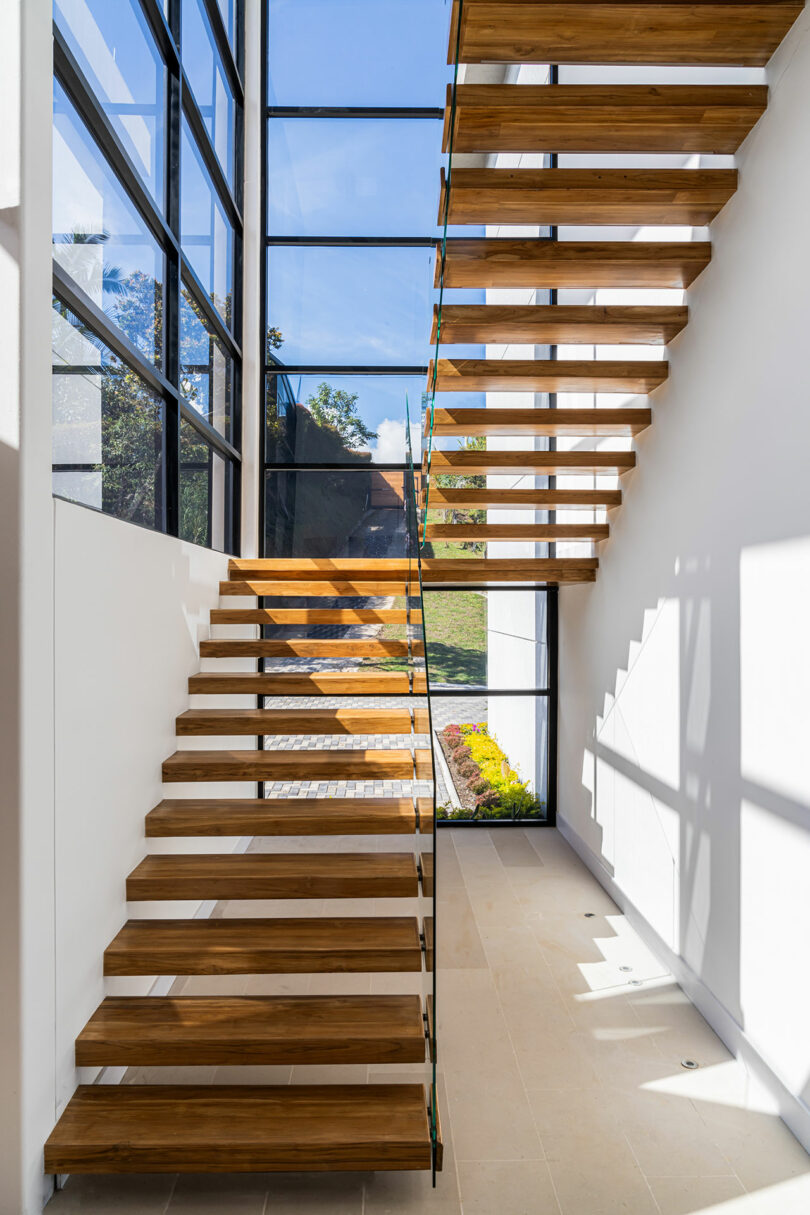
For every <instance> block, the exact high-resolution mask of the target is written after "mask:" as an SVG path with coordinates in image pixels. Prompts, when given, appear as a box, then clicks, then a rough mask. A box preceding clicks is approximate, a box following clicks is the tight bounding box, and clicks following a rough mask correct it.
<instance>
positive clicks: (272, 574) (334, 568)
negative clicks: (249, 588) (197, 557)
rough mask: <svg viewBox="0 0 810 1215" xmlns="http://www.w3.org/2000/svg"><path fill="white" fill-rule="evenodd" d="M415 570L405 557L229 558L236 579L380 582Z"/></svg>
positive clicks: (232, 576)
mask: <svg viewBox="0 0 810 1215" xmlns="http://www.w3.org/2000/svg"><path fill="white" fill-rule="evenodd" d="M412 574H413V562H412V561H408V559H407V558H405V557H376V558H372V557H368V558H360V557H232V558H231V559H230V561H229V562H228V577H229V578H230V579H231V580H233V581H236V582H241V581H243V579H245V578H268V579H269V578H273V579H275V580H277V581H280V580H282V579H284V578H289V579H292V580H293V581H302V580H303V581H309V582H312V581H316V580H317V579H319V578H323V579H324V580H325V581H327V582H334V581H335V580H337V581H341V580H343V581H346V582H362V581H364V580H366V581H369V582H379V581H380V579H383V578H385V579H396V578H402V579H408V578H409V577H411V576H412Z"/></svg>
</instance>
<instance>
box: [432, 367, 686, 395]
mask: <svg viewBox="0 0 810 1215" xmlns="http://www.w3.org/2000/svg"><path fill="white" fill-rule="evenodd" d="M433 365H434V360H433V359H431V360H430V364H429V366H428V377H427V391H428V392H430V391H431V387H432V385H433ZM668 375H669V363H667V362H665V361H663V360H641V361H630V360H626V359H622V360H615V359H439V360H438V363H437V365H436V391H437V392H623V393H628V392H633V393H648V392H653V391H654V390H655V389H656V388H658V387H659V386H660V385H661V384H663V383H664V381H665V380H666V378H667V376H668Z"/></svg>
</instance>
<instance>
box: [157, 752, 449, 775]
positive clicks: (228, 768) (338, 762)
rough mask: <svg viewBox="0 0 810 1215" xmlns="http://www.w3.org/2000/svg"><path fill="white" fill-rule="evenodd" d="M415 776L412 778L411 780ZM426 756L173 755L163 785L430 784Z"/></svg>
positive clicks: (427, 754)
mask: <svg viewBox="0 0 810 1215" xmlns="http://www.w3.org/2000/svg"><path fill="white" fill-rule="evenodd" d="M414 771H415V772H416V776H415V777H414ZM430 776H431V768H430V751H427V750H420V749H417V750H416V751H415V753H414V754H411V752H410V751H407V750H405V749H404V748H401V749H398V750H390V751H389V750H383V749H382V748H380V749H379V750H368V751H365V750H360V749H359V748H357V749H356V750H340V751H338V750H335V751H315V750H301V751H258V750H255V751H175V753H174V755H170V756H169V758H168V759H166V760H164V761H163V780H164V782H165V783H167V784H171V783H176V782H178V781H220V780H228V781H229V780H251V781H259V780H266V781H285V780H304V781H338V780H413V779H416V780H430Z"/></svg>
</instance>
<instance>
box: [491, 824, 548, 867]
mask: <svg viewBox="0 0 810 1215" xmlns="http://www.w3.org/2000/svg"><path fill="white" fill-rule="evenodd" d="M490 834H491V837H492V843H493V845H494V847H495V851H496V852H497V853H498V856H499V858H500V861H501V864H502V865H505V866H507V868H520V869H528V868H537V869H542V868H543V867H544V866H543V861H542V859H541V857H540V854H539V853H538V851H537V849H536V848H534V847H532V845H531V844H530V843H529V840H528V839H527V837H526V834H525V832H523V831H521V830H520V829H519V828H517V827H512V828H510V830H508V831H507V830H505V829H504V830H501V831H497V830H493V831H492V832H491V833H490Z"/></svg>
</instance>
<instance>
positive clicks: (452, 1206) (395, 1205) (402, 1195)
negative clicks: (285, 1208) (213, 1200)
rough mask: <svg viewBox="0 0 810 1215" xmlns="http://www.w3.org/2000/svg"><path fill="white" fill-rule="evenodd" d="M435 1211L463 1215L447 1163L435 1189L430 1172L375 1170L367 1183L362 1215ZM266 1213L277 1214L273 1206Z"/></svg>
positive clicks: (437, 1214) (442, 1214)
mask: <svg viewBox="0 0 810 1215" xmlns="http://www.w3.org/2000/svg"><path fill="white" fill-rule="evenodd" d="M434 1212H435V1215H461V1202H460V1199H459V1196H458V1185H457V1183H456V1175H455V1169H453V1168H448V1167H447V1165H445V1167H444V1169H443V1170H442V1172H441V1173H439V1174H438V1175H437V1178H436V1188H435V1189H434V1188H433V1186H432V1183H431V1177H430V1173H375V1174H374V1175H373V1177H371V1178H370V1179H369V1180H368V1182H367V1183H366V1187H365V1205H364V1207H363V1215H432V1213H434ZM267 1215H275V1213H274V1212H273V1209H272V1207H270V1208H269V1210H268V1212H267ZM295 1215H298V1212H296V1213H295ZM493 1215H495V1213H494V1212H493Z"/></svg>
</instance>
